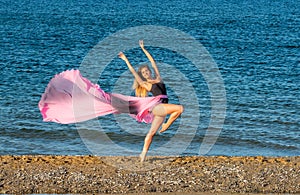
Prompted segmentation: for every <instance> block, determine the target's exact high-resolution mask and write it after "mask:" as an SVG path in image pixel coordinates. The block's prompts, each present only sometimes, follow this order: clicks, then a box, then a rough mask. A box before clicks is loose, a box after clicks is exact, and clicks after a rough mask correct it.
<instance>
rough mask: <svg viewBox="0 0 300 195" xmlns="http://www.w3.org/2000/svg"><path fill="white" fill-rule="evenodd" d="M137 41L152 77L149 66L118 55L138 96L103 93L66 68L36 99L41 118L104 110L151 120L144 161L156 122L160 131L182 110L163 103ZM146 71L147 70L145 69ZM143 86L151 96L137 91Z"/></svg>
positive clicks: (81, 116)
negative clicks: (136, 66)
mask: <svg viewBox="0 0 300 195" xmlns="http://www.w3.org/2000/svg"><path fill="white" fill-rule="evenodd" d="M140 45H141V48H142V49H143V51H144V52H145V53H146V55H147V56H148V58H149V59H150V61H151V63H152V66H153V68H154V70H155V74H156V78H154V79H153V78H152V77H151V73H150V69H149V68H141V71H138V73H137V72H135V71H134V69H133V67H132V66H131V65H130V63H129V61H128V60H127V58H126V56H125V55H124V54H123V53H120V55H119V56H120V57H121V58H122V59H124V60H125V62H126V63H127V65H128V67H129V69H130V70H131V72H132V73H133V74H134V76H135V78H136V84H137V85H138V86H137V88H136V91H137V94H140V95H138V96H140V97H133V96H125V95H122V94H116V93H107V92H105V91H103V90H102V89H101V88H100V86H99V85H97V84H94V83H92V82H91V81H89V80H88V79H87V78H85V77H83V76H82V75H81V73H80V71H79V70H67V71H64V72H62V73H60V74H57V75H55V77H54V78H52V79H51V81H50V82H49V83H48V86H47V87H46V89H45V92H44V93H43V95H42V97H41V99H40V101H39V103H38V106H39V109H40V112H41V114H42V116H43V121H45V122H50V121H51V122H56V123H62V124H69V123H77V122H82V121H86V120H90V119H93V118H96V117H99V116H104V115H107V114H120V113H128V114H129V115H130V116H132V117H134V118H135V119H136V120H137V121H138V122H145V123H152V125H151V128H150V130H149V132H148V134H147V136H146V138H145V144H144V148H143V151H142V153H141V155H140V157H141V161H144V160H145V157H146V154H147V151H148V149H149V146H150V144H151V142H152V137H153V136H154V134H155V133H156V131H157V130H158V129H159V128H160V126H162V129H161V132H163V131H165V130H167V129H168V127H169V126H170V125H171V124H172V123H173V122H174V121H175V120H176V118H177V117H178V116H179V115H180V114H181V113H182V112H183V107H182V106H180V105H173V104H166V103H167V96H166V93H165V89H162V90H159V89H156V88H160V85H162V80H161V78H160V75H159V72H158V69H157V67H156V64H155V62H154V60H153V58H152V57H151V55H150V54H149V53H148V52H147V51H146V50H145V49H144V46H143V42H140ZM147 71H149V72H148V73H147ZM139 74H140V75H139ZM143 79H144V80H145V81H144V80H143ZM139 89H141V90H139ZM144 89H146V91H151V92H152V93H153V94H154V95H155V96H153V97H144V96H146V94H145V95H142V94H143V93H144V92H143V93H139V92H142V91H144ZM168 114H170V118H169V120H168V121H167V122H166V123H165V124H163V121H164V119H165V117H166V115H168ZM162 124H163V125H162Z"/></svg>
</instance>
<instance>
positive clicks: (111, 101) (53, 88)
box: [38, 70, 167, 124]
mask: <svg viewBox="0 0 300 195" xmlns="http://www.w3.org/2000/svg"><path fill="white" fill-rule="evenodd" d="M166 97H167V96H166V95H159V96H155V97H145V98H141V97H133V96H125V95H121V94H115V93H106V92H104V91H103V90H102V89H101V88H100V87H99V85H97V84H93V83H92V82H91V81H89V80H88V79H86V78H84V77H83V76H82V75H81V74H80V72H79V70H67V71H64V72H62V73H60V74H57V75H55V77H54V78H52V79H51V81H50V82H49V84H48V86H47V88H46V90H45V92H44V94H43V95H42V97H41V100H40V101H39V104H38V106H39V109H40V111H41V114H42V116H43V121H52V122H57V123H63V124H68V123H76V122H82V121H86V120H90V119H93V118H96V117H99V116H103V115H107V114H119V113H128V114H129V115H130V116H131V117H134V118H135V119H136V120H137V121H138V122H145V123H151V122H152V120H153V114H152V113H151V110H152V108H153V107H154V106H156V105H157V104H159V103H160V102H161V98H166Z"/></svg>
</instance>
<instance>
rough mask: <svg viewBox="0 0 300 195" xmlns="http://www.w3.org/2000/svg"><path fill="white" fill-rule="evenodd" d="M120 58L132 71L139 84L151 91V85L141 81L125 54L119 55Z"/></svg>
mask: <svg viewBox="0 0 300 195" xmlns="http://www.w3.org/2000/svg"><path fill="white" fill-rule="evenodd" d="M119 58H121V59H122V60H124V61H125V63H126V65H127V67H128V69H129V70H130V72H131V73H132V74H133V76H134V78H135V79H136V80H137V82H138V83H139V84H140V85H141V86H142V87H144V88H145V89H146V90H147V91H150V90H151V84H150V83H147V82H145V81H143V80H142V79H141V77H140V76H139V75H138V73H137V72H136V71H135V70H134V68H133V67H132V65H131V63H130V62H129V60H128V59H127V57H126V56H125V54H124V53H123V52H120V53H119Z"/></svg>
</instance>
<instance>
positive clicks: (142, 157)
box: [140, 152, 146, 162]
mask: <svg viewBox="0 0 300 195" xmlns="http://www.w3.org/2000/svg"><path fill="white" fill-rule="evenodd" d="M140 159H141V162H144V161H145V159H146V152H142V153H141V154H140Z"/></svg>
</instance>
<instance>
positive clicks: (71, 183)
mask: <svg viewBox="0 0 300 195" xmlns="http://www.w3.org/2000/svg"><path fill="white" fill-rule="evenodd" d="M0 167H1V169H0V193H2V194H4V193H9V194H25V193H26V194H29V193H30V194H32V193H43V194H46V193H48V194H49V193H64V194H67V193H77V194H78V193H90V194H122V193H128V194H145V193H150V194H158V193H167V192H168V193H172V194H196V193H197V194H216V193H218V194H223V193H254V194H257V193H264V194H265V193H282V194H284V193H285V194H296V193H300V156H297V157H262V156H256V157H226V156H215V157H199V156H188V157H162V156H159V157H148V158H147V161H146V162H144V163H140V162H139V159H138V157H121V156H119V157H97V156H52V155H37V156H36V155H26V156H0Z"/></svg>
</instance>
